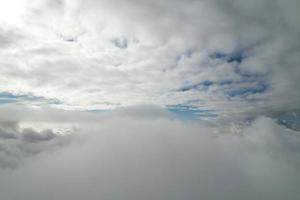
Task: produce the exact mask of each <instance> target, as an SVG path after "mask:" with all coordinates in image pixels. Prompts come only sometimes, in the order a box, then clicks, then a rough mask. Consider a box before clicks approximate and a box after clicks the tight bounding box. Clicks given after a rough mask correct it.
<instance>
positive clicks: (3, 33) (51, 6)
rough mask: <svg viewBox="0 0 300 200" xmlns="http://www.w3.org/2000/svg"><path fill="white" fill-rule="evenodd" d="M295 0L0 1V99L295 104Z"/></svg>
mask: <svg viewBox="0 0 300 200" xmlns="http://www.w3.org/2000/svg"><path fill="white" fill-rule="evenodd" d="M299 4H300V2H299V1H298V0H276V1H270V0H252V1H248V0H198V1H196V0H185V1H177V0H167V1H158V0H152V1H146V0H145V1H144V0H139V1H137V0H124V1H116V0H99V1H98V0H42V1H41V0H10V1H1V3H0V13H1V14H0V61H1V63H0V64H1V68H0V70H1V71H0V81H1V86H0V102H1V104H4V103H5V104H7V103H14V104H16V103H17V104H25V105H32V104H33V105H37V104H38V105H40V104H46V105H51V106H52V107H58V108H63V109H71V110H73V109H76V110H78V109H80V110H107V109H113V108H117V107H120V106H121V107H123V106H129V105H136V104H155V105H160V106H163V107H168V108H175V109H177V108H178V109H183V108H184V109H190V110H191V109H192V110H208V111H210V113H208V114H209V115H227V114H232V113H245V112H249V111H251V112H269V111H274V110H276V111H283V110H292V109H297V108H299V106H300V105H299V102H300V93H299V88H298V85H299V80H300V72H299V71H300V68H299V63H300V61H299V59H300V55H299V54H300V51H299V48H300V41H299V31H300V21H299V20H298V19H299V17H298V8H299V6H300V5H299Z"/></svg>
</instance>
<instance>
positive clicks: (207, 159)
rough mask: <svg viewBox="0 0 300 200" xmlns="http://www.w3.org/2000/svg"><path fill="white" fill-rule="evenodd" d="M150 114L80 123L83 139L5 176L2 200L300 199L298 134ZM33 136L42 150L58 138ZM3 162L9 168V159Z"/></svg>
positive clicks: (269, 123)
mask: <svg viewBox="0 0 300 200" xmlns="http://www.w3.org/2000/svg"><path fill="white" fill-rule="evenodd" d="M153 109H154V107H153ZM147 110H148V111H147ZM149 110H150V109H149V106H146V107H145V109H144V107H143V106H140V107H134V108H126V109H123V110H121V111H118V112H116V113H111V114H110V115H109V116H108V115H106V114H104V116H105V117H103V116H102V114H98V115H99V118H98V120H97V121H96V122H81V123H80V122H76V123H75V124H77V126H78V129H77V133H76V134H77V136H79V137H80V138H81V139H80V140H77V141H74V140H73V142H71V143H69V145H63V146H60V148H59V149H57V150H56V151H44V152H43V153H42V154H35V155H34V156H31V157H30V160H27V161H28V162H22V163H19V164H20V165H19V166H18V167H17V168H15V169H14V170H11V169H7V168H6V169H3V168H2V169H0V175H1V180H0V186H1V187H0V197H1V198H3V199H7V200H18V199H32V200H35V199H44V200H48V199H49V200H50V199H66V200H69V199H70V200H71V199H72V200H77V199H91V200H93V199H146V200H147V199H203V198H204V199H228V200H229V199H230V200H235V199H262V198H263V199H272V200H274V199H297V198H299V192H298V185H299V181H300V177H299V173H298V169H299V167H300V149H299V142H300V137H299V133H298V132H295V131H291V130H287V129H285V128H284V127H282V126H279V125H277V124H276V123H275V122H274V121H273V120H271V119H269V118H265V117H262V118H259V119H257V120H255V121H254V122H253V123H252V124H251V125H248V126H245V127H243V129H242V131H240V132H236V131H235V130H234V129H230V128H229V129H227V128H226V126H221V125H220V126H209V125H205V124H201V123H193V122H182V121H179V120H176V119H174V118H170V117H169V116H166V115H165V114H161V113H164V111H163V110H161V112H160V113H159V112H157V111H158V110H159V109H158V108H156V110H157V111H155V113H157V114H154V113H153V112H152V111H151V112H149ZM41 112H43V111H41ZM120 112H121V113H122V114H121V115H120V114H119V113H120ZM28 113H29V115H30V112H28ZM137 113H138V114H137ZM77 116H78V117H79V119H80V118H81V117H80V116H79V115H77ZM137 116H138V117H137ZM50 122H51V120H50V119H48V123H50ZM73 122H74V120H73ZM21 124H22V122H20V125H21ZM35 126H36V125H35ZM51 126H52V128H54V127H55V126H59V123H58V122H56V123H55V124H54V125H53V124H52V125H51ZM1 127H2V129H5V130H6V131H7V132H9V131H12V130H15V129H16V128H15V125H14V124H3V125H1ZM25 132H26V131H25ZM24 134H26V133H24ZM33 135H35V136H36V135H39V136H38V137H35V138H36V139H37V140H35V142H37V143H43V145H42V146H43V147H45V146H47V143H48V142H49V141H48V139H50V141H51V140H53V138H52V137H48V136H49V135H52V134H49V133H46V132H44V133H43V132H39V133H37V132H34V133H33ZM30 138H32V137H31V136H30ZM41 138H42V141H41V140H40V139H41ZM45 138H47V141H44V139H45ZM3 140H8V138H1V141H3ZM28 142H32V140H30V141H27V140H24V141H22V144H23V145H24V144H25V143H28ZM34 144H36V143H31V145H34ZM49 146H52V147H53V145H49ZM27 147H29V146H27ZM31 147H32V146H31ZM20 151H24V148H22V149H20ZM0 152H3V150H2V149H1V150H0ZM9 156H10V155H6V158H7V159H8V158H11V157H9ZM19 156H20V157H21V158H22V157H24V155H20V154H19ZM0 158H1V162H3V157H0Z"/></svg>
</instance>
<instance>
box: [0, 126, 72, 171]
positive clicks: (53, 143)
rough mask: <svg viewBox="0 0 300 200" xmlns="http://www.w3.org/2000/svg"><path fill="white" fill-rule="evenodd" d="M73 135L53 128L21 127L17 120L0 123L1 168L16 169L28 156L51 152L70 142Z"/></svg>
mask: <svg viewBox="0 0 300 200" xmlns="http://www.w3.org/2000/svg"><path fill="white" fill-rule="evenodd" d="M71 137H72V135H70V134H67V135H61V134H58V133H54V132H53V130H51V129H46V130H42V131H37V130H35V129H33V128H25V129H23V128H21V127H19V124H18V123H15V122H1V124H0V168H3V169H6V168H10V169H15V168H17V167H19V166H20V165H23V164H24V163H25V162H26V160H27V159H28V158H31V157H33V156H37V155H38V154H40V153H47V152H48V153H49V152H51V151H53V150H56V149H60V148H59V147H63V146H66V145H67V144H69V143H70V141H71Z"/></svg>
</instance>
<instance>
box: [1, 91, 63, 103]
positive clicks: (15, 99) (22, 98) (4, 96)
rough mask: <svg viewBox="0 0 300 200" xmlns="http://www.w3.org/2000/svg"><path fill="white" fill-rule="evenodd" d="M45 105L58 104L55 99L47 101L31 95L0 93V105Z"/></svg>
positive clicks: (47, 99)
mask: <svg viewBox="0 0 300 200" xmlns="http://www.w3.org/2000/svg"><path fill="white" fill-rule="evenodd" d="M26 102H35V103H46V104H60V103H61V102H60V101H59V100H57V99H49V98H45V97H42V96H34V95H32V94H13V93H10V92H0V104H10V103H26Z"/></svg>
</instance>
